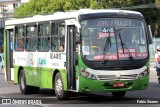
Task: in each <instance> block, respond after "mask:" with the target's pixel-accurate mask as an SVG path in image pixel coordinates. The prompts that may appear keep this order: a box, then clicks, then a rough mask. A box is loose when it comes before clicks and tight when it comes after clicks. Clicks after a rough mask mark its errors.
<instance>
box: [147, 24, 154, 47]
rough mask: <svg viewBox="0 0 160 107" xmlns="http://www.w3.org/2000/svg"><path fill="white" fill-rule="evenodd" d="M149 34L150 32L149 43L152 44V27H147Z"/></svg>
mask: <svg viewBox="0 0 160 107" xmlns="http://www.w3.org/2000/svg"><path fill="white" fill-rule="evenodd" d="M147 32H148V42H149V44H152V43H153V40H152V31H151V26H150V25H148V26H147Z"/></svg>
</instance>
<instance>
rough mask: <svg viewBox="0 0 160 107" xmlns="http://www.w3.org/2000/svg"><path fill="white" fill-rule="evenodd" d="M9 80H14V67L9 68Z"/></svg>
mask: <svg viewBox="0 0 160 107" xmlns="http://www.w3.org/2000/svg"><path fill="white" fill-rule="evenodd" d="M11 81H14V68H11Z"/></svg>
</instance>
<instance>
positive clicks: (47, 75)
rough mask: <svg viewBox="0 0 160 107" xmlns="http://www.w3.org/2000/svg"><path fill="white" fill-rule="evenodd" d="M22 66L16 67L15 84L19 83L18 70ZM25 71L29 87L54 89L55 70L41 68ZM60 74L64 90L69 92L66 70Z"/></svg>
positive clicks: (25, 68) (28, 67)
mask: <svg viewBox="0 0 160 107" xmlns="http://www.w3.org/2000/svg"><path fill="white" fill-rule="evenodd" d="M19 67H20V66H14V78H15V80H14V83H18V70H19ZM23 69H24V70H25V75H26V78H27V79H26V80H27V85H30V86H37V87H41V88H50V89H52V87H53V86H52V82H53V81H52V79H53V73H54V71H55V69H51V68H39V67H37V68H36V67H30V66H25V67H23ZM59 72H60V73H61V75H62V79H63V84H64V90H67V74H66V70H65V69H59Z"/></svg>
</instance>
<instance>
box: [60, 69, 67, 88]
mask: <svg viewBox="0 0 160 107" xmlns="http://www.w3.org/2000/svg"><path fill="white" fill-rule="evenodd" d="M60 73H61V75H62V80H63V86H64V90H65V91H67V90H68V87H67V86H68V84H67V83H68V82H67V71H66V70H60Z"/></svg>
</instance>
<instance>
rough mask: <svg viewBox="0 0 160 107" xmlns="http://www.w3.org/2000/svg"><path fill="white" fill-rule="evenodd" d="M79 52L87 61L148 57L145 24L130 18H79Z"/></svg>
mask: <svg viewBox="0 0 160 107" xmlns="http://www.w3.org/2000/svg"><path fill="white" fill-rule="evenodd" d="M81 26H82V29H81V36H82V47H81V48H82V55H83V57H84V58H85V59H86V60H89V61H103V60H130V59H131V57H132V59H133V60H135V59H136V60H137V59H145V58H147V57H148V50H147V42H146V34H145V24H144V22H143V21H142V20H138V19H129V18H100V19H89V20H83V21H81Z"/></svg>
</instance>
